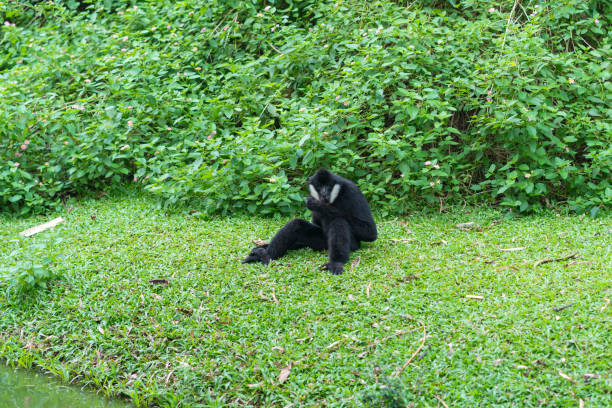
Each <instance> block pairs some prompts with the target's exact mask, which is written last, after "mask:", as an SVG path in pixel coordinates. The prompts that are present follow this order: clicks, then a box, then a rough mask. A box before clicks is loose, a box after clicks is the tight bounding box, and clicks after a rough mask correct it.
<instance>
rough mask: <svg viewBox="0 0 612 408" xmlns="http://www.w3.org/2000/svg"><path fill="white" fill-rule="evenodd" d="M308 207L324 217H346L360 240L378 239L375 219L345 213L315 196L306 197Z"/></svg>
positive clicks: (370, 240)
mask: <svg viewBox="0 0 612 408" xmlns="http://www.w3.org/2000/svg"><path fill="white" fill-rule="evenodd" d="M306 208H308V209H309V210H311V211H315V212H318V213H319V214H321V215H322V216H323V217H328V218H344V219H345V220H347V221H348V223H349V224H350V225H351V230H352V232H353V234H354V235H355V237H356V238H357V239H358V240H360V241H368V242H372V241H376V238H377V237H378V232H377V231H376V224H375V223H374V221H373V220H362V219H360V218H358V217H355V216H354V215H351V214H347V213H344V212H342V211H340V210H339V209H338V208H337V207H334V206H333V205H330V204H325V203H323V202H321V201H319V200H317V199H315V198H313V197H308V198H307V199H306Z"/></svg>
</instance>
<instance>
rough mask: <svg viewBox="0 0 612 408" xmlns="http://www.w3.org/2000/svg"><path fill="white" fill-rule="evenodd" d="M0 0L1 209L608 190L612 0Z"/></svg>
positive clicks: (397, 202) (256, 207)
mask: <svg viewBox="0 0 612 408" xmlns="http://www.w3.org/2000/svg"><path fill="white" fill-rule="evenodd" d="M92 3H94V4H88V2H87V1H84V2H76V1H65V2H60V1H55V2H23V1H0V18H1V19H2V22H1V23H3V25H2V26H1V28H0V206H1V207H5V208H6V207H9V208H12V209H15V210H20V211H23V212H27V211H30V210H33V209H34V210H36V209H40V208H44V207H47V206H49V205H54V204H56V203H58V202H59V201H60V200H61V198H62V197H64V196H65V195H66V194H71V193H78V192H82V191H90V190H93V189H100V188H103V187H104V186H106V185H108V184H109V183H116V182H125V181H130V182H138V183H143V184H144V185H145V186H146V188H148V189H151V190H152V191H155V192H157V193H159V194H160V196H161V197H163V199H164V202H165V203H166V204H167V205H168V204H175V203H177V202H189V203H190V204H192V205H196V206H199V207H201V208H203V209H205V210H206V211H208V212H211V213H212V212H223V213H227V212H230V211H242V210H245V211H250V212H255V211H257V212H259V213H272V212H276V211H281V212H283V213H292V212H294V211H295V210H296V209H299V208H302V200H303V195H304V192H305V190H304V188H303V185H304V180H305V178H306V177H307V175H309V174H310V173H312V172H313V171H314V170H315V169H316V168H318V167H320V166H327V167H330V168H331V169H333V170H336V171H337V172H338V173H340V174H342V175H344V176H346V177H349V178H353V179H355V180H357V181H358V183H359V185H360V187H361V188H362V190H363V191H364V193H365V194H366V195H367V196H368V198H369V199H370V200H371V202H372V203H373V206H374V207H375V208H379V209H382V210H383V211H385V212H401V211H402V210H404V209H406V208H407V207H408V206H410V205H412V204H414V203H419V202H420V203H429V204H432V203H435V205H436V206H437V205H440V206H443V205H444V204H445V203H457V202H462V201H463V200H472V201H481V202H493V203H497V204H501V205H503V206H508V207H510V208H512V209H515V210H516V211H533V210H537V209H540V208H542V207H544V206H546V205H555V203H559V202H563V203H568V204H569V205H570V207H571V208H572V209H576V210H588V211H591V212H592V213H593V214H595V213H596V212H597V211H598V210H599V209H600V208H604V207H605V206H606V205H609V204H610V203H611V202H612V182H611V180H612V126H611V123H610V119H609V118H610V117H612V83H611V81H610V72H611V70H610V61H612V49H611V45H612V43H611V41H610V40H611V31H610V30H609V16H611V15H612V5H611V3H610V2H609V1H604V0H601V1H597V0H591V1H583V0H555V1H551V0H540V1H530V0H516V1H475V0H466V1H459V0H454V1H452V0H449V1H442V0H438V1H435V0H420V1H419V0H417V1H414V2H403V1H367V2H366V1H361V0H339V1H316V0H309V1H292V0H268V1H265V0H250V1H239V0H211V1H207V2H201V1H195V0H185V1H179V2H175V1H169V0H164V1H159V0H156V1H140V2H137V5H134V3H135V2H127V1H111V0H106V1H93V2H92Z"/></svg>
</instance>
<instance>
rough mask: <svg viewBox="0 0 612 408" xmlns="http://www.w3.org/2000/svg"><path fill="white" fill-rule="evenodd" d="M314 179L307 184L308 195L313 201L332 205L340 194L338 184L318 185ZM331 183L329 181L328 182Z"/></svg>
mask: <svg viewBox="0 0 612 408" xmlns="http://www.w3.org/2000/svg"><path fill="white" fill-rule="evenodd" d="M318 181H319V180H317V179H316V178H315V177H311V178H310V180H309V183H308V189H309V190H310V195H311V196H312V197H313V198H314V199H315V200H319V201H322V202H324V203H329V204H333V203H334V201H336V198H338V194H340V184H333V185H332V184H330V183H326V184H320V183H318ZM330 182H331V180H330Z"/></svg>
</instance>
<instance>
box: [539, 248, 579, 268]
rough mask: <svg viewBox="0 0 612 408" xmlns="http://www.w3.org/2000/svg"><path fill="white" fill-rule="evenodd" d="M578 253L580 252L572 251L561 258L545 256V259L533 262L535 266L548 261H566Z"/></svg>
mask: <svg viewBox="0 0 612 408" xmlns="http://www.w3.org/2000/svg"><path fill="white" fill-rule="evenodd" d="M576 255H578V252H573V253H571V254H569V255H566V256H562V257H561V258H545V259H540V260H539V261H536V263H534V264H533V267H534V268H535V267H537V266H540V265H542V264H545V263H548V262H558V261H565V260H566V259H572V258H575V257H576Z"/></svg>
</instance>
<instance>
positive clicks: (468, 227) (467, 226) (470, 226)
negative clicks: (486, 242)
mask: <svg viewBox="0 0 612 408" xmlns="http://www.w3.org/2000/svg"><path fill="white" fill-rule="evenodd" d="M455 227H457V228H459V229H461V230H464V231H468V230H471V229H479V228H480V225H478V224H476V223H475V222H473V221H471V222H464V223H461V224H457V225H455Z"/></svg>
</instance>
